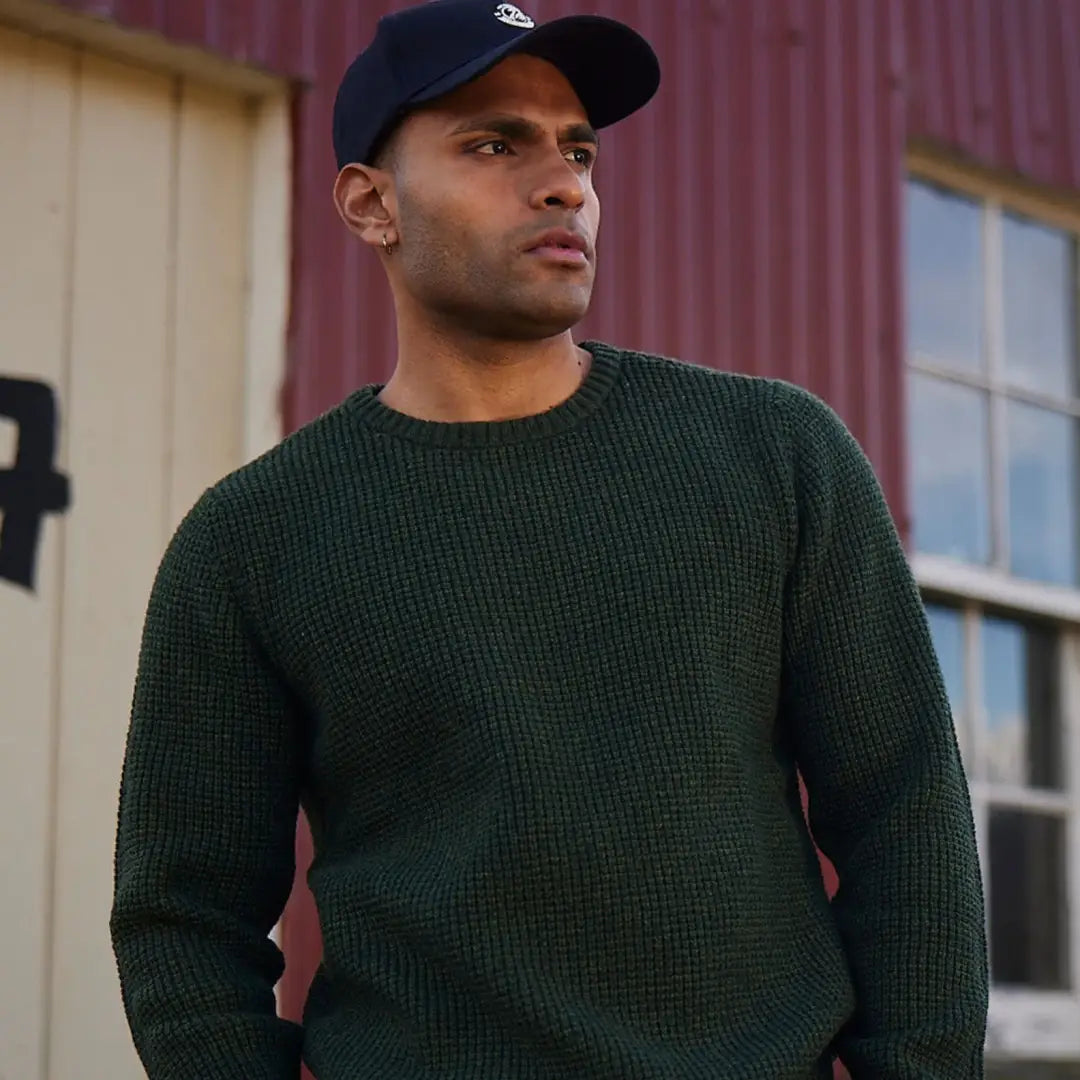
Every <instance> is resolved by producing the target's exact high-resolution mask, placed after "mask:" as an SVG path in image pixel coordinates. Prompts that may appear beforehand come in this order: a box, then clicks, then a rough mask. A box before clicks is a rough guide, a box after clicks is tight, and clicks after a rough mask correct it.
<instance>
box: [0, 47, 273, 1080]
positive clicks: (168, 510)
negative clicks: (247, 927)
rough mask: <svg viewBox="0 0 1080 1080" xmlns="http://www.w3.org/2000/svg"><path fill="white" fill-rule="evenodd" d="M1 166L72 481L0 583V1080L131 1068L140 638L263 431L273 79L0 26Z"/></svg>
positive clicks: (136, 1074)
mask: <svg viewBox="0 0 1080 1080" xmlns="http://www.w3.org/2000/svg"><path fill="white" fill-rule="evenodd" d="M0 162H2V163H3V164H2V168H0V253H2V254H3V256H4V257H3V258H0V376H16V377H32V378H38V379H41V380H42V381H44V382H46V383H48V384H49V385H51V386H52V387H53V388H54V389H55V391H56V393H57V398H58V404H59V408H60V419H61V425H60V442H59V451H58V455H57V459H56V462H55V468H57V469H60V470H61V471H63V472H64V473H66V474H68V475H69V476H70V480H71V486H72V505H71V507H70V509H69V511H68V513H67V514H66V515H65V516H62V517H61V516H49V517H46V518H45V524H44V530H43V539H42V542H41V543H40V544H39V548H38V573H37V583H36V585H37V587H36V591H35V592H33V593H31V592H30V591H28V590H25V589H20V588H18V587H17V586H15V585H13V584H11V583H9V582H5V581H0V686H3V689H4V692H3V694H2V695H0V703H2V705H0V821H2V823H0V851H3V852H4V854H5V858H4V860H3V863H2V865H3V871H0V872H2V873H3V874H4V878H3V880H2V888H0V927H2V930H0V935H2V938H0V946H2V949H3V952H2V953H0V957H2V963H0V1080H16V1078H17V1080H76V1078H77V1080H99V1078H100V1080H105V1078H108V1080H139V1078H142V1077H143V1072H142V1069H141V1067H140V1065H139V1063H138V1061H137V1058H136V1055H135V1052H134V1049H133V1047H132V1045H131V1038H130V1034H129V1032H128V1030H127V1026H126V1023H125V1021H124V1018H123V1012H122V1004H121V1000H120V992H119V986H118V984H117V980H116V973H115V966H114V961H113V956H112V950H111V946H110V942H109V937H108V915H109V908H110V905H111V900H112V858H113V843H114V837H115V815H116V807H117V794H118V788H119V780H120V770H121V764H122V759H123V749H124V738H125V735H126V731H127V722H128V712H129V707H130V699H131V691H132V685H133V682H134V676H135V667H136V662H137V657H138V646H139V637H140V634H141V629H142V620H143V615H144V612H145V607H146V601H147V598H148V595H149V590H150V585H151V582H152V579H153V574H154V571H155V569H156V567H157V564H158V561H159V559H160V557H161V554H162V552H163V550H164V547H165V544H166V543H167V541H168V538H169V536H170V535H171V533H172V531H173V529H174V528H175V525H176V523H177V522H178V521H179V519H180V517H182V515H183V514H184V513H185V512H186V511H187V509H188V508H189V507H190V506H191V504H192V503H193V502H194V500H195V499H196V498H197V497H198V495H199V494H200V492H201V491H202V490H203V489H204V488H205V487H207V486H208V485H210V484H212V483H213V482H214V481H215V480H217V479H218V478H219V477H220V476H222V475H224V474H225V473H227V472H229V471H230V470H232V469H234V468H236V467H237V466H238V465H240V464H241V462H242V461H243V460H245V459H246V458H248V457H250V456H252V455H253V454H254V453H256V452H259V451H261V450H263V449H265V448H266V447H267V446H269V445H270V444H271V443H272V442H274V441H276V438H277V437H279V436H280V426H279V424H280V421H279V416H278V410H277V397H278V393H279V390H280V383H281V378H282V376H283V371H284V358H285V352H284V335H285V330H286V324H287V306H288V281H289V222H288V211H289V192H290V187H289V169H290V165H291V159H290V149H289V110H288V103H287V96H286V95H285V94H281V95H280V96H278V97H274V98H272V99H271V98H268V99H265V100H263V101H262V102H260V103H259V104H258V105H253V104H250V103H245V102H243V101H242V100H241V99H240V98H238V97H233V96H230V94H229V93H228V92H226V91H215V90H211V89H208V88H205V87H202V86H199V85H196V84H194V83H188V82H185V81H184V80H183V78H182V77H180V76H177V75H172V76H166V75H162V74H155V73H153V72H152V71H150V70H149V69H148V68H145V67H139V66H137V65H136V64H134V63H132V64H130V65H129V64H128V63H126V62H120V61H116V60H112V61H106V60H104V59H101V58H95V57H94V56H93V55H92V54H88V53H86V52H84V51H83V50H81V49H77V48H74V47H67V46H59V45H50V44H47V43H46V42H44V41H43V40H42V39H40V38H32V37H30V36H28V35H26V34H23V33H21V32H16V31H13V30H10V29H4V28H3V27H2V26H0ZM13 432H14V428H13V425H10V424H5V423H4V422H3V421H2V419H0V468H4V467H5V465H6V464H7V458H10V456H11V455H12V453H13V452H14V440H13ZM5 455H7V457H5Z"/></svg>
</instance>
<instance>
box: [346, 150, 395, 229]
mask: <svg viewBox="0 0 1080 1080" xmlns="http://www.w3.org/2000/svg"><path fill="white" fill-rule="evenodd" d="M334 205H335V206H336V207H337V211H338V214H340V215H341V220H342V221H343V222H345V225H346V226H347V227H348V229H349V231H350V232H351V233H352V234H353V235H354V236H358V237H359V238H360V239H361V240H363V241H364V243H365V244H370V245H371V246H372V247H377V248H385V246H386V244H390V245H393V244H395V243H397V239H398V237H397V199H396V197H395V193H394V183H393V180H392V178H391V176H390V173H388V172H385V171H384V170H382V169H376V168H375V167H374V166H372V165H346V166H345V168H343V169H342V170H341V172H339V173H338V177H337V180H335V181H334ZM384 238H385V243H384Z"/></svg>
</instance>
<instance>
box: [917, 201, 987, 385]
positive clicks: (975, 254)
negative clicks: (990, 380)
mask: <svg viewBox="0 0 1080 1080" xmlns="http://www.w3.org/2000/svg"><path fill="white" fill-rule="evenodd" d="M907 295H908V312H907V319H908V341H909V343H910V349H911V352H912V353H913V354H923V355H925V356H927V357H931V358H932V359H934V360H935V361H936V362H937V363H940V364H947V365H948V366H949V367H952V368H957V369H960V370H967V371H973V370H978V369H979V368H981V367H982V366H983V363H984V361H983V356H984V350H983V241H982V210H981V208H980V207H979V205H978V204H977V203H974V202H972V201H970V200H969V199H963V198H960V197H959V196H957V195H952V194H946V193H945V192H943V191H941V190H940V189H938V188H935V187H931V186H930V185H929V184H923V183H917V182H914V181H912V182H909V183H908V185H907Z"/></svg>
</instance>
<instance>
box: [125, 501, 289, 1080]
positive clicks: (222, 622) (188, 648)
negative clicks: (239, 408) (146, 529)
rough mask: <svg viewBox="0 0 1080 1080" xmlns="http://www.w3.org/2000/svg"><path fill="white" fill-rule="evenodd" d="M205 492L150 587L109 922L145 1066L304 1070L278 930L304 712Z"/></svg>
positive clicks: (183, 1076) (224, 1074)
mask: <svg viewBox="0 0 1080 1080" xmlns="http://www.w3.org/2000/svg"><path fill="white" fill-rule="evenodd" d="M212 518H213V510H212V501H211V498H210V497H209V496H204V498H203V499H202V500H201V501H200V503H199V504H198V505H197V506H196V508H195V509H194V510H193V511H192V512H191V513H190V514H189V515H188V517H187V519H186V520H185V522H184V524H183V525H182V526H181V527H180V529H179V530H178V532H177V534H176V536H175V537H174V538H173V541H172V543H171V544H170V546H169V550H168V551H167V553H166V555H165V558H164V559H163V561H162V563H161V567H160V569H159V571H158V575H157V579H156V581H155V584H154V589H153V592H152V595H151V598H150V604H149V608H148V612H147V617H146V624H145V629H144V632H143V641H142V650H141V655H140V658H139V671H138V679H137V682H136V687H135V695H134V703H133V706H132V715H131V726H130V730H129V734H128V743H127V754H126V758H125V762H124V774H123V782H122V786H121V794H120V813H119V826H118V831H117V844H116V891H115V898H114V904H113V911H112V919H111V930H112V938H113V946H114V949H115V951H116V958H117V964H118V967H119V972H120V982H121V987H122V991H123V998H124V1007H125V1009H126V1012H127V1017H128V1022H129V1024H130V1026H131V1032H132V1035H133V1037H134V1040H135V1045H136V1048H137V1049H138V1051H139V1056H140V1057H141V1059H142V1062H143V1065H144V1067H145V1069H146V1072H147V1075H148V1077H149V1078H150V1080H297V1078H298V1077H299V1074H300V1042H301V1033H300V1029H299V1028H298V1027H297V1026H296V1025H293V1024H289V1023H286V1022H285V1021H283V1020H280V1019H278V1018H277V1016H276V1014H275V1002H274V994H273V987H274V984H275V982H276V981H277V979H278V978H279V977H280V974H281V970H282V958H281V954H280V952H279V951H278V949H277V948H276V946H275V945H274V944H273V942H272V941H271V940H270V939H269V937H268V935H269V933H270V931H271V929H272V928H273V926H274V923H275V922H276V920H277V918H278V917H279V915H280V913H281V910H282V908H283V907H284V904H285V901H286V899H287V898H288V894H289V889H290V886H291V884H292V877H293V868H294V856H293V851H294V849H293V843H294V834H295V827H296V815H297V803H298V790H299V786H300V777H301V774H302V761H303V750H302V742H301V735H300V730H301V725H300V723H299V722H298V719H297V717H296V716H295V715H294V713H293V711H292V709H291V707H290V703H289V699H288V696H287V694H286V692H285V690H284V688H283V687H282V685H281V683H280V681H279V679H278V678H277V677H276V675H275V672H274V671H273V669H272V666H271V665H270V664H269V663H268V661H267V658H266V656H265V655H264V654H263V653H262V651H261V650H260V648H259V646H258V645H257V643H256V642H255V641H254V640H253V638H252V635H251V633H250V630H249V627H248V626H247V625H246V624H245V620H244V617H243V615H242V613H241V611H240V608H239V606H238V604H237V601H236V596H235V594H234V591H233V588H232V583H231V582H230V580H229V579H228V576H227V574H226V572H225V569H224V568H223V566H222V564H221V561H220V559H219V556H218V552H217V550H216V547H215V542H214V537H213V533H212V528H213V525H212Z"/></svg>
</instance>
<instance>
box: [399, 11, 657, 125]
mask: <svg viewBox="0 0 1080 1080" xmlns="http://www.w3.org/2000/svg"><path fill="white" fill-rule="evenodd" d="M520 53H525V54H527V55H529V56H538V57H540V58H541V59H542V60H547V61H548V62H549V63H551V64H554V65H555V67H557V68H558V69H559V70H560V71H561V72H562V73H563V75H565V76H566V79H567V81H568V82H569V83H570V85H571V86H572V87H573V88H574V91H575V92H576V93H577V96H578V98H579V100H580V101H581V104H582V107H583V108H584V109H585V113H586V115H587V116H588V118H589V123H591V124H592V126H593V127H595V128H602V127H607V126H609V125H610V124H614V123H617V122H618V121H619V120H622V119H624V118H625V117H627V116H629V115H630V114H631V113H634V112H637V110H638V109H640V108H641V107H642V106H643V105H645V104H646V103H647V102H648V101H649V100H650V99H651V98H652V96H653V95H654V94H655V93H656V91H657V88H658V87H659V86H660V62H659V61H658V60H657V58H656V53H654V52H653V50H652V46H651V45H649V43H648V42H647V41H646V40H645V39H644V38H643V37H642V36H641V35H640V34H638V33H637V32H636V31H635V30H632V29H631V28H630V27H629V26H626V25H624V24H623V23H620V22H616V21H615V20H614V19H605V18H604V17H603V16H601V15H570V16H567V17H566V18H563V19H555V20H553V21H552V22H549V23H543V24H542V25H541V26H538V27H536V29H535V30H530V31H529V32H528V33H526V34H522V35H521V36H520V37H517V38H514V40H513V41H511V42H508V43H507V44H506V45H500V46H499V48H497V49H492V50H491V51H490V52H488V53H485V54H484V55H483V56H480V57H477V58H476V59H475V60H470V61H469V62H468V63H467V64H462V66H461V67H459V68H455V69H454V70H453V71H451V72H449V73H447V74H446V75H443V76H442V77H441V78H439V79H438V80H436V81H435V82H433V83H431V84H430V85H428V86H425V87H424V89H423V90H421V91H420V92H419V93H417V94H414V95H413V96H412V97H411V98H410V99H409V105H422V104H424V103H427V102H430V101H433V100H435V99H436V98H439V97H442V96H443V95H444V94H448V93H450V91H451V90H456V89H457V88H458V87H459V86H462V85H464V84H465V83H467V82H470V81H471V80H473V79H475V78H478V77H479V76H480V75H483V74H484V73H485V72H487V71H490V70H491V69H492V68H493V67H494V66H495V65H496V64H497V63H499V61H500V60H503V59H505V58H506V57H507V56H513V55H515V54H520Z"/></svg>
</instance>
